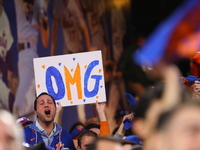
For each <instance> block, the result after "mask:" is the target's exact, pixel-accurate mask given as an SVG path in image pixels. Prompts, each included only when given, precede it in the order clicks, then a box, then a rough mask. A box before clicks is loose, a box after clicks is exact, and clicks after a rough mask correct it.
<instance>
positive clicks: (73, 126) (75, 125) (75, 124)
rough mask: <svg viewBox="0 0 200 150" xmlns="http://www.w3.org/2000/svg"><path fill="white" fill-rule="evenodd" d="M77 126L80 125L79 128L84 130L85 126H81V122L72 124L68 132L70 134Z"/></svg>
mask: <svg viewBox="0 0 200 150" xmlns="http://www.w3.org/2000/svg"><path fill="white" fill-rule="evenodd" d="M79 125H81V126H83V128H85V125H84V124H83V123H81V122H76V123H74V124H73V125H72V126H71V128H70V130H69V133H71V132H72V131H73V130H74V129H76V128H77V126H79Z"/></svg>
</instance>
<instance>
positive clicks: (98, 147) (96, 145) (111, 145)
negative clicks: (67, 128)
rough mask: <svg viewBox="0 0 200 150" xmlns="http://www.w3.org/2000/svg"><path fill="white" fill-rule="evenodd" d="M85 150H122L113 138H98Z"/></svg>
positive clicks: (118, 141) (118, 142) (120, 145)
mask: <svg viewBox="0 0 200 150" xmlns="http://www.w3.org/2000/svg"><path fill="white" fill-rule="evenodd" d="M87 150H123V148H122V143H121V141H120V140H118V139H116V138H113V137H100V138H98V139H97V140H96V141H94V142H93V143H91V144H89V145H88V146H87Z"/></svg>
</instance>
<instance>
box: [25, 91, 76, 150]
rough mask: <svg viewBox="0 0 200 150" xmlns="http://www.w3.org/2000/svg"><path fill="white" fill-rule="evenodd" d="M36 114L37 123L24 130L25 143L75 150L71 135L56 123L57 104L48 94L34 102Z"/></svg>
mask: <svg viewBox="0 0 200 150" xmlns="http://www.w3.org/2000/svg"><path fill="white" fill-rule="evenodd" d="M34 110H35V111H34V113H35V115H36V116H37V121H35V122H34V123H33V124H30V125H29V126H28V127H27V128H25V129H24V133H25V141H26V142H27V143H28V144H30V145H31V146H33V145H35V144H38V143H40V142H44V143H45V145H46V146H50V147H53V148H54V149H57V150H60V149H65V148H68V149H70V150H74V149H75V148H74V145H73V142H72V137H71V135H70V134H69V133H68V132H67V131H66V130H64V129H62V127H61V126H60V125H58V124H56V123H54V118H55V115H56V103H55V100H54V98H53V97H52V96H51V95H49V94H48V93H41V94H40V95H39V96H38V97H37V98H36V99H35V102H34Z"/></svg>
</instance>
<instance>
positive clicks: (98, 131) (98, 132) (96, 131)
mask: <svg viewBox="0 0 200 150" xmlns="http://www.w3.org/2000/svg"><path fill="white" fill-rule="evenodd" d="M90 131H93V132H95V133H96V134H97V135H98V136H99V134H100V129H98V128H91V129H90Z"/></svg>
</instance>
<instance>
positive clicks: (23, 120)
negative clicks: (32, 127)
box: [16, 117, 33, 128]
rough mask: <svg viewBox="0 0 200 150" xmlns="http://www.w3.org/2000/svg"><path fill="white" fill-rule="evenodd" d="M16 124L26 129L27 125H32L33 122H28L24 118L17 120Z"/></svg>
mask: <svg viewBox="0 0 200 150" xmlns="http://www.w3.org/2000/svg"><path fill="white" fill-rule="evenodd" d="M16 123H17V124H19V125H21V126H22V127H23V128H26V127H27V126H28V125H29V124H32V123H33V121H31V120H29V119H28V118H26V117H21V118H19V119H17V121H16Z"/></svg>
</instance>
